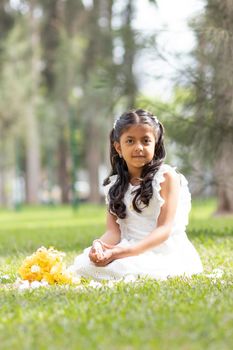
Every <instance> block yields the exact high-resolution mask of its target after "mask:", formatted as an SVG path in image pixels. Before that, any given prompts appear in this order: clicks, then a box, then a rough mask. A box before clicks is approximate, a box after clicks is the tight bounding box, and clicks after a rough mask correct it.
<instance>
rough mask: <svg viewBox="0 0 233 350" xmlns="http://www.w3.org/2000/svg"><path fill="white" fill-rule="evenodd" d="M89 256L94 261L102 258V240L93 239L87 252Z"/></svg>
mask: <svg viewBox="0 0 233 350" xmlns="http://www.w3.org/2000/svg"><path fill="white" fill-rule="evenodd" d="M89 258H90V260H91V261H92V262H94V263H95V262H96V261H98V260H100V259H102V258H103V248H102V242H101V241H100V240H95V241H94V242H93V243H92V247H91V249H90V252H89Z"/></svg>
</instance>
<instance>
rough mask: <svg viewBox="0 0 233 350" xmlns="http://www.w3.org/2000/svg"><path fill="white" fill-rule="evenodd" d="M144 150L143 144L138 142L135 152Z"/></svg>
mask: <svg viewBox="0 0 233 350" xmlns="http://www.w3.org/2000/svg"><path fill="white" fill-rule="evenodd" d="M142 150H143V145H142V144H141V142H137V143H136V145H135V151H137V152H140V151H142Z"/></svg>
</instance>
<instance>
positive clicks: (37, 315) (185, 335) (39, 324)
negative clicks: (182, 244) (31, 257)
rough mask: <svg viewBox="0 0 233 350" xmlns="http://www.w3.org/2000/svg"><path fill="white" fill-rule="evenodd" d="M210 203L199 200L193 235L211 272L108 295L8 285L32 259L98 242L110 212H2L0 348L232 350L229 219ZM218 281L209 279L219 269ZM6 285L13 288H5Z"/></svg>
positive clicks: (232, 234) (120, 287) (124, 287)
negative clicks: (48, 250) (44, 250)
mask: <svg viewBox="0 0 233 350" xmlns="http://www.w3.org/2000/svg"><path fill="white" fill-rule="evenodd" d="M215 208H216V204H215V201H214V200H208V201H206V200H205V201H193V209H192V212H191V215H190V225H189V227H188V235H189V237H190V239H191V241H192V242H193V244H194V245H195V247H196V249H197V250H198V252H199V253H200V255H201V259H202V261H203V264H204V269H205V273H204V274H202V275H200V276H194V277H193V278H172V279H169V280H167V281H163V282H158V281H155V280H152V279H141V280H139V281H138V283H134V284H133V283H128V284H126V283H121V282H120V283H118V284H116V285H115V286H114V287H112V288H107V287H104V286H103V287H102V288H99V289H95V288H93V287H92V288H91V287H85V288H84V289H77V288H75V287H69V288H68V287H61V286H52V287H49V288H47V289H46V288H39V289H35V290H26V291H24V292H19V291H18V290H15V289H14V288H12V287H11V286H12V284H11V283H12V282H14V281H15V279H16V278H17V270H18V267H19V266H20V264H21V262H22V261H23V259H24V258H25V256H26V255H28V254H31V253H32V252H33V251H35V250H36V249H37V248H38V247H39V246H41V245H44V246H46V247H49V246H54V247H55V248H56V249H59V250H62V251H65V252H66V253H67V255H66V258H65V262H66V263H67V264H70V263H71V262H72V261H73V259H74V257H75V255H77V254H78V253H79V252H81V251H82V249H84V248H85V247H87V246H88V245H90V243H91V242H92V240H93V239H94V238H96V237H98V236H100V235H101V234H102V233H103V231H104V227H105V207H104V206H101V207H98V206H91V205H83V206H80V208H79V209H78V210H77V211H76V212H74V211H72V209H71V208H69V207H60V208H56V207H50V208H46V207H37V208H23V209H22V210H21V211H19V212H13V211H6V210H1V211H0V276H7V278H9V279H8V280H6V281H5V280H4V278H3V279H2V284H0V303H1V308H0V344H1V345H0V348H1V350H5V349H15V350H22V349H29V350H31V349H54V350H55V349H56V350H63V349H65V348H67V349H69V350H70V349H71V350H72V349H73V350H77V349H90V350H92V349H101V350H102V349H104V350H105V349H106V350H107V349H108V350H109V349H116V350H121V349H122V350H126V349H140V350H141V349H158V350H167V349H172V350H186V349H188V350H200V349H203V348H205V349H210V350H211V349H213V350H215V349H216V350H217V349H221V350H228V349H231V345H232V329H233V318H232V313H231V310H232V308H233V292H232V291H233V288H232V287H233V282H232V271H233V257H232V251H233V217H222V218H221V217H215V216H213V213H214V211H215ZM216 268H218V269H221V271H222V277H221V278H207V276H206V274H210V273H212V270H213V269H216ZM9 282H10V284H9Z"/></svg>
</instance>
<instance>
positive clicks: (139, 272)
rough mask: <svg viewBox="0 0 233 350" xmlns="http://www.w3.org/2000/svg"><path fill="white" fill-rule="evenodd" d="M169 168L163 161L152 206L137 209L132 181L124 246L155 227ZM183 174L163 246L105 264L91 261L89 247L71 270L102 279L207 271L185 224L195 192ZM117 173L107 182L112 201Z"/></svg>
mask: <svg viewBox="0 0 233 350" xmlns="http://www.w3.org/2000/svg"><path fill="white" fill-rule="evenodd" d="M166 172H175V170H174V168H172V167H171V166H169V165H166V164H163V165H161V167H160V168H159V170H158V172H157V173H156V174H155V176H154V179H153V196H152V198H151V200H150V203H149V206H148V207H146V208H145V209H143V211H142V213H137V212H136V211H135V210H134V209H133V207H132V199H133V196H134V195H133V194H132V191H133V190H135V188H136V187H135V186H133V185H131V184H129V187H128V190H127V192H126V194H125V198H124V202H125V205H126V208H127V209H126V218H125V219H119V218H118V219H117V223H118V224H119V226H120V231H121V241H120V243H119V245H120V246H129V245H134V244H135V243H137V242H139V241H140V240H142V239H143V238H144V237H146V236H147V235H148V234H149V233H150V232H151V231H152V230H153V229H154V228H155V227H156V222H157V219H158V216H159V213H160V208H161V206H162V205H163V203H164V200H163V198H162V197H161V196H160V189H161V187H160V184H161V182H163V181H164V180H165V179H164V174H165V173H166ZM179 176H180V184H181V187H180V193H179V200H178V207H177V211H176V215H175V219H174V224H173V228H172V232H171V234H170V236H169V238H168V239H167V240H166V241H164V242H163V243H161V244H160V245H159V246H157V247H155V248H153V249H152V250H150V251H146V252H144V253H142V254H140V255H137V256H132V257H126V258H123V259H117V260H114V261H113V262H111V263H110V264H109V265H107V266H104V267H97V266H95V264H94V263H93V262H91V261H90V259H89V257H88V254H89V250H90V247H89V248H86V249H85V250H84V252H83V253H82V254H81V255H79V256H77V257H76V259H75V261H74V264H73V265H72V266H71V267H70V271H72V272H74V273H75V274H76V275H77V276H83V277H87V278H93V279H95V280H101V279H107V280H111V279H120V278H122V277H126V276H127V275H133V276H135V277H139V276H149V277H153V278H156V279H166V278H167V277H170V276H181V275H186V276H191V275H193V274H197V273H200V272H202V271H203V267H202V263H201V260H200V257H199V255H198V253H197V251H196V250H195V248H194V246H193V245H192V243H191V242H190V241H189V239H188V237H187V235H186V233H185V228H186V225H187V224H188V215H189V211H190V209H191V195H190V192H189V189H188V186H187V184H188V182H187V180H186V179H185V177H184V176H183V175H182V174H179ZM116 177H117V175H113V176H112V177H111V183H110V184H108V185H107V186H105V193H106V201H107V203H108V191H109V188H110V187H111V186H112V185H113V183H114V182H115V180H116Z"/></svg>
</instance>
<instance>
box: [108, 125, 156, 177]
mask: <svg viewBox="0 0 233 350" xmlns="http://www.w3.org/2000/svg"><path fill="white" fill-rule="evenodd" d="M155 144H156V138H155V134H154V129H153V128H152V127H151V126H150V125H148V124H136V125H132V126H130V127H129V128H128V129H127V130H126V131H124V132H123V134H122V135H121V137H120V142H115V143H114V146H115V149H116V151H117V152H118V154H119V155H120V156H122V158H123V159H124V160H125V162H126V164H127V167H128V171H129V173H130V176H131V178H132V177H140V176H141V172H142V168H143V166H144V165H145V164H147V163H149V162H150V161H151V160H152V159H153V157H154V150H155Z"/></svg>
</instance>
